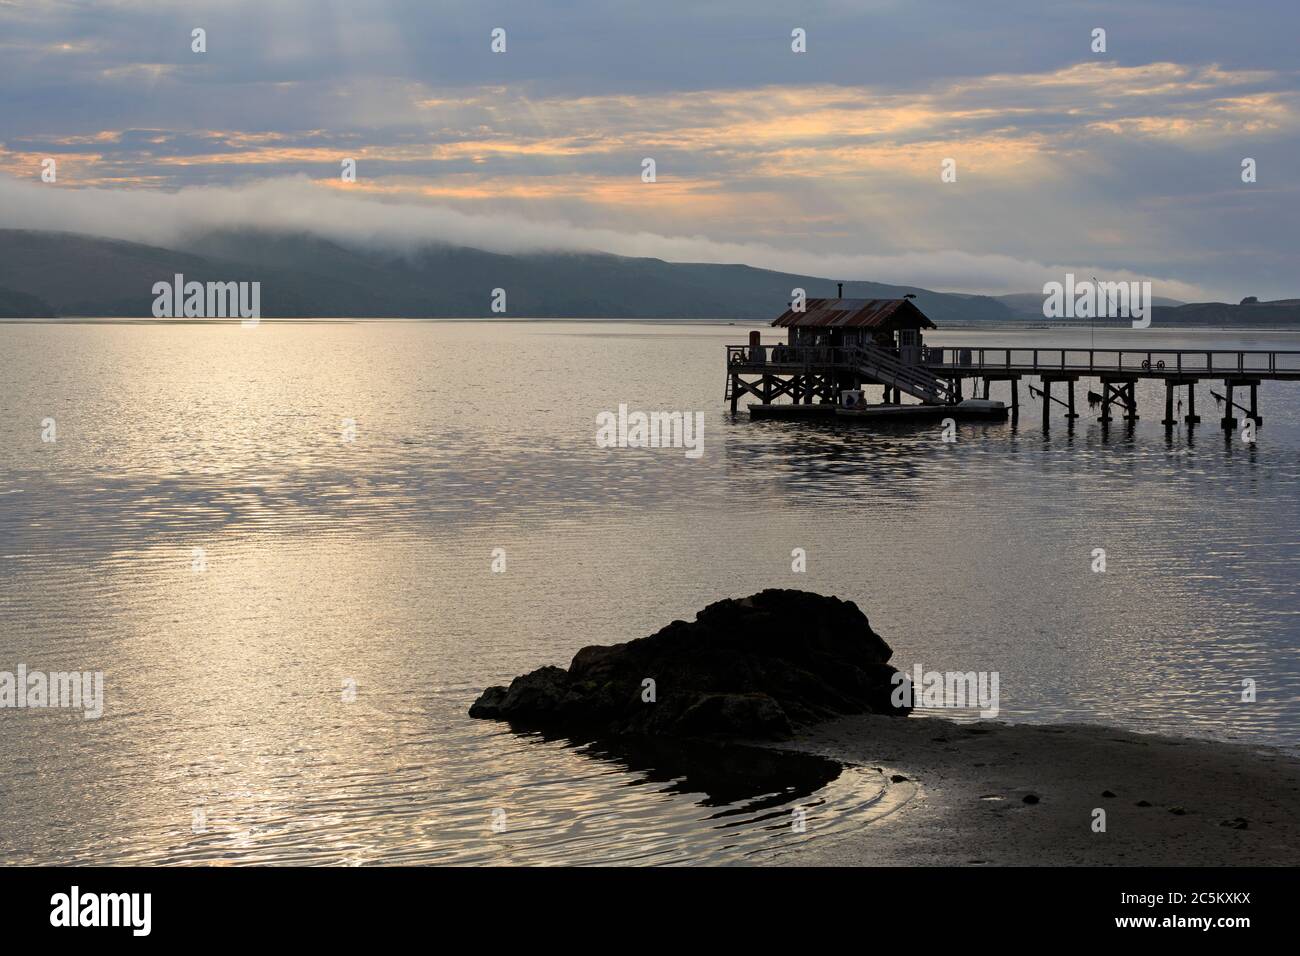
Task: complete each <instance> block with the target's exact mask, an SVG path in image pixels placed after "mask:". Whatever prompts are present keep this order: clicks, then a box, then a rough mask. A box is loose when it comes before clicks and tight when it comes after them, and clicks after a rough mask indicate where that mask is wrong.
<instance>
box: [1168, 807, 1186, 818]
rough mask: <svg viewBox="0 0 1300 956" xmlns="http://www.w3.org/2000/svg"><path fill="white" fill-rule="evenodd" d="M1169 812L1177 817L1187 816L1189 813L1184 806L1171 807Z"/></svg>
mask: <svg viewBox="0 0 1300 956" xmlns="http://www.w3.org/2000/svg"><path fill="white" fill-rule="evenodd" d="M1169 812H1170V813H1172V814H1173V815H1174V816H1176V817H1181V816H1185V815H1186V813H1187V811H1186V810H1184V809H1183V808H1182V807H1170V808H1169Z"/></svg>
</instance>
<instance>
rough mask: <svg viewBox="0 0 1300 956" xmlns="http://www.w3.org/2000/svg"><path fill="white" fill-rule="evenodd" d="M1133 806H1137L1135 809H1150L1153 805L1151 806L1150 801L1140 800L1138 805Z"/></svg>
mask: <svg viewBox="0 0 1300 956" xmlns="http://www.w3.org/2000/svg"><path fill="white" fill-rule="evenodd" d="M1133 806H1135V807H1149V806H1151V804H1150V803H1149V802H1148V801H1146V800H1139V801H1138V802H1137V803H1135V804H1133Z"/></svg>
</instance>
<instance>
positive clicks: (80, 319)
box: [0, 316, 1300, 333]
mask: <svg viewBox="0 0 1300 956" xmlns="http://www.w3.org/2000/svg"><path fill="white" fill-rule="evenodd" d="M257 321H258V323H259V324H261V323H268V324H272V323H273V324H276V325H349V324H357V323H382V322H447V323H471V322H479V323H482V322H490V323H494V324H498V325H505V324H511V323H543V322H555V323H558V322H564V323H570V324H578V323H588V324H592V325H689V326H722V327H725V326H737V327H751V326H752V327H756V328H767V327H768V326H770V324H771V323H770V320H768V319H673V318H660V319H622V318H606V319H598V318H555V317H550V316H511V317H509V318H503V317H500V316H493V317H486V316H470V317H461V318H448V317H445V316H425V317H419V316H401V317H394V316H377V317H365V316H362V317H358V316H319V317H313V318H302V317H296V316H289V317H283V318H280V317H266V316H263V317H262V318H260V319H258V320H257ZM241 322H242V320H241V319H238V318H234V319H155V318H153V317H152V316H145V317H139V318H125V317H119V316H109V317H102V318H97V317H93V316H56V317H53V318H48V317H36V318H15V317H7V318H0V325H239V324H241ZM938 331H939V332H940V333H942V332H948V331H962V332H972V331H974V332H1061V331H1070V332H1089V331H1097V332H1121V331H1140V332H1144V333H1145V332H1155V333H1161V332H1272V333H1276V332H1289V333H1300V325H1288V326H1250V327H1245V326H1217V325H1194V324H1178V325H1162V326H1152V327H1150V328H1146V329H1132V327H1131V326H1130V325H1129V323H1128V322H1120V323H1114V322H1112V323H1107V324H1098V325H1089V324H1087V323H1086V322H1083V321H1079V320H1076V321H1074V322H1054V323H1042V322H1033V321H1027V322H1023V323H1020V322H979V321H974V322H951V321H950V322H945V323H944V324H943V326H942V327H941V328H940V329H939V330H938Z"/></svg>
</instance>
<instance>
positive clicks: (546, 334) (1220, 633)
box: [0, 322, 1300, 863]
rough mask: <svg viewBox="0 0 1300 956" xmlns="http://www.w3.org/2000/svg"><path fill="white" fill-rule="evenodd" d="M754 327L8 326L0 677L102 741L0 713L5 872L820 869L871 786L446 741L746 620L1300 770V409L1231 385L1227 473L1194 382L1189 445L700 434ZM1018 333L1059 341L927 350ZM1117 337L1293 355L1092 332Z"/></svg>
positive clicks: (721, 422)
mask: <svg viewBox="0 0 1300 956" xmlns="http://www.w3.org/2000/svg"><path fill="white" fill-rule="evenodd" d="M747 331H748V329H747V327H742V326H736V327H727V326H703V327H692V326H682V325H648V324H596V323H518V324H514V323H479V322H475V323H426V322H383V323H302V324H277V323H263V324H262V325H261V326H260V327H259V328H256V329H243V328H241V327H239V326H238V325H181V324H176V325H160V324H153V323H149V324H106V325H71V324H70V325H35V324H31V325H28V324H8V325H0V355H2V356H3V365H2V366H0V375H2V376H3V377H2V379H0V410H2V414H0V615H2V617H0V670H13V669H15V668H16V665H17V664H19V663H24V664H26V665H27V666H28V668H29V669H33V670H37V669H39V670H45V671H54V670H103V671H104V672H105V674H106V709H105V714H104V716H103V718H102V719H100V720H97V721H94V720H92V721H87V720H83V719H81V717H80V716H76V715H73V714H71V713H68V712H67V711H46V712H38V711H30V710H13V709H6V710H0V735H2V738H0V739H3V741H4V746H3V748H0V860H3V861H4V862H8V863H27V862H110V863H126V862H202V861H208V862H213V861H225V862H263V861H304V862H320V863H376V862H378V863H405V862H420V863H425V862H481V861H490V862H500V863H504V862H613V861H627V862H649V861H656V862H678V861H699V860H707V861H719V862H726V861H735V860H743V859H762V857H763V854H764V853H765V852H766V851H767V850H768V849H770V848H772V847H775V846H777V845H780V843H781V842H782V841H786V840H789V839H791V838H792V837H791V836H790V832H791V828H790V826H789V822H790V810H791V808H792V807H794V806H796V805H798V806H803V807H806V808H808V814H809V818H808V821H809V822H808V829H809V833H810V834H811V835H812V836H814V837H815V835H816V834H817V833H819V832H825V831H826V830H829V829H833V828H835V827H837V826H841V825H846V824H845V821H847V820H849V819H851V820H852V825H854V826H860V825H862V821H863V820H869V819H870V818H871V817H872V816H873V815H878V814H881V813H887V812H888V811H889V810H890V809H891V807H890V806H889V805H888V801H887V799H884V798H882V796H881V787H880V784H879V777H878V775H877V774H876V773H875V772H874V771H873V770H872V769H871V768H862V769H855V770H851V771H849V772H846V773H845V774H843V775H841V776H839V777H838V778H836V779H835V780H834V781H832V782H830V783H829V784H826V781H825V779H818V771H817V769H816V768H812V770H811V771H810V772H809V773H807V774H804V773H797V774H794V775H793V776H790V775H784V776H783V775H782V774H779V773H778V774H775V775H774V776H772V777H771V778H770V779H769V778H766V777H764V778H762V779H760V780H759V781H758V782H757V783H756V784H755V785H754V786H752V787H750V788H749V789H748V790H745V788H743V787H742V788H739V789H736V788H732V790H730V791H729V790H728V789H727V788H726V787H725V786H721V785H718V784H717V783H716V781H710V780H708V779H705V778H707V777H708V774H707V773H705V774H701V772H700V771H699V768H698V767H696V768H694V769H692V768H691V767H683V768H675V767H671V766H663V765H661V761H658V760H655V759H647V758H646V757H645V755H636V754H612V753H608V752H605V751H597V750H593V749H592V748H590V747H583V746H581V745H578V744H576V743H573V742H568V741H562V740H561V741H547V740H542V739H540V738H538V737H524V736H517V735H514V734H511V733H509V732H508V731H506V730H504V729H503V728H502V726H501V725H497V724H494V723H488V722H482V721H473V720H469V719H468V718H467V717H466V716H465V710H466V708H467V707H468V705H469V703H470V702H471V701H472V700H473V698H474V697H475V695H476V694H477V692H478V690H480V689H481V688H482V687H483V686H484V685H487V684H491V683H500V682H505V681H508V679H509V678H510V677H512V676H513V675H515V674H517V673H520V672H522V671H525V670H530V669H532V668H534V667H537V666H540V665H542V664H548V663H553V664H566V663H567V662H568V660H569V658H570V657H571V655H572V654H573V653H574V652H575V651H576V650H577V649H578V648H580V647H582V646H584V645H586V644H592V643H613V642H616V641H622V640H627V639H629V638H633V637H638V636H642V635H644V634H648V633H650V632H652V631H654V630H656V629H657V628H659V627H661V626H662V625H664V624H666V623H667V622H669V621H671V620H673V619H674V618H678V617H690V616H692V615H693V613H694V612H695V611H696V610H698V609H699V608H700V607H702V606H703V605H705V604H706V603H708V602H710V601H713V600H716V599H718V598H721V597H725V596H734V595H738V594H744V593H748V592H750V591H754V590H758V589H760V588H763V587H771V586H783V587H804V588H808V589H812V590H817V591H821V592H825V593H831V594H837V595H840V596H842V597H846V598H851V599H853V600H855V601H857V602H858V603H859V604H860V605H861V606H862V608H863V609H864V610H865V611H866V612H867V614H868V616H869V617H870V618H871V620H872V623H873V625H874V626H875V628H876V629H877V630H878V631H879V632H880V633H881V634H882V635H883V636H884V637H885V638H886V639H887V640H888V641H889V642H890V643H891V644H892V645H893V647H894V648H895V651H896V653H895V663H896V664H897V665H898V666H900V667H903V668H910V667H911V666H912V664H914V663H921V664H923V665H925V666H926V667H927V668H936V669H942V670H963V671H966V670H997V671H999V673H1000V675H1001V696H1002V709H1003V714H1002V716H1003V717H1004V718H1005V719H1012V720H1032V721H1047V720H1084V721H1102V722H1108V723H1114V724H1120V725H1123V726H1126V727H1130V728H1133V729H1137V730H1148V731H1173V732H1179V733H1187V734H1197V735H1205V736H1212V737H1219V738H1231V739H1239V740H1245V741H1251V742H1260V743H1273V744H1282V745H1285V746H1289V747H1296V746H1300V663H1298V660H1297V655H1296V651H1295V647H1296V637H1297V635H1298V634H1300V601H1298V600H1297V597H1296V591H1297V570H1296V569H1297V558H1298V557H1300V520H1298V519H1300V412H1298V411H1297V410H1298V409H1300V384H1269V385H1265V386H1264V387H1263V388H1262V390H1261V404H1262V409H1261V412H1262V414H1263V416H1264V419H1265V424H1264V426H1263V428H1261V429H1260V431H1259V440H1258V442H1257V443H1256V444H1255V445H1246V444H1243V443H1242V442H1241V441H1240V439H1236V440H1231V439H1225V437H1224V435H1223V434H1222V433H1221V432H1220V431H1219V430H1218V429H1217V427H1215V426H1214V425H1213V424H1212V420H1213V419H1214V418H1215V417H1216V412H1217V410H1216V408H1215V406H1214V403H1213V401H1212V400H1211V399H1210V398H1209V395H1208V393H1207V389H1206V386H1204V385H1202V386H1201V389H1200V393H1199V400H1200V403H1201V405H1202V408H1201V412H1202V414H1203V416H1204V417H1205V419H1206V424H1205V425H1202V426H1201V427H1200V428H1199V429H1197V430H1196V432H1195V434H1194V436H1189V435H1188V434H1187V433H1186V431H1185V430H1183V429H1180V430H1178V431H1177V432H1176V433H1175V434H1174V435H1173V436H1172V438H1168V439H1167V438H1166V436H1165V433H1164V430H1163V428H1162V427H1161V426H1160V425H1159V419H1160V418H1161V417H1162V414H1161V413H1162V411H1163V404H1162V402H1163V399H1162V392H1160V391H1159V390H1158V386H1154V385H1152V386H1148V387H1146V388H1144V389H1143V390H1142V391H1141V393H1140V401H1141V404H1142V412H1143V418H1142V420H1141V421H1140V422H1139V423H1137V425H1136V427H1134V428H1133V429H1129V428H1126V427H1124V426H1123V425H1115V426H1112V427H1111V429H1110V431H1109V434H1108V435H1107V436H1103V434H1102V432H1101V429H1100V426H1099V425H1098V424H1096V422H1095V415H1089V414H1086V411H1087V410H1086V406H1085V407H1084V411H1085V415H1084V417H1083V418H1082V419H1080V421H1079V423H1078V424H1077V426H1076V428H1075V429H1074V430H1073V432H1069V431H1067V429H1066V427H1065V423H1064V422H1063V421H1061V420H1060V419H1057V420H1056V421H1055V422H1054V423H1053V427H1052V429H1051V431H1050V432H1049V433H1046V434H1045V433H1044V432H1043V430H1042V429H1041V427H1040V420H1039V417H1038V415H1037V413H1036V412H1033V413H1031V414H1028V415H1026V416H1024V417H1022V419H1021V422H1020V425H1019V427H1018V428H1013V427H1012V426H1011V425H1009V424H1005V423H998V424H989V425H969V426H963V428H962V429H961V432H960V440H959V441H958V442H957V443H955V444H951V445H947V444H943V443H942V442H940V441H938V438H937V432H936V430H935V429H934V428H933V427H930V426H927V427H921V428H900V429H897V430H894V431H890V432H872V431H868V430H866V429H862V428H855V427H851V426H836V425H830V424H827V425H814V424H788V423H779V422H767V423H752V422H750V421H749V420H748V417H747V416H744V415H741V416H738V417H737V418H736V419H735V420H734V421H733V420H731V418H730V417H729V416H728V415H727V414H726V413H725V411H724V406H723V403H722V392H723V384H724V382H723V349H722V346H723V345H724V344H725V343H729V342H730V343H737V342H742V341H744V339H745V336H746V333H747ZM1030 337H1032V338H1033V339H1034V340H1035V341H1037V342H1039V343H1041V344H1058V343H1063V342H1064V343H1065V344H1086V343H1087V342H1088V333H1087V332H1086V331H1085V332H1082V333H1075V334H1070V333H1067V332H1059V331H1053V332H1036V333H1018V334H1014V335H1012V334H1001V333H988V332H986V333H977V332H967V331H952V332H948V333H945V334H942V335H939V336H937V337H935V338H934V343H936V344H960V343H974V344H986V345H989V346H997V345H1001V344H1004V343H1005V342H1009V341H1014V342H1015V343H1016V344H1021V343H1025V342H1026V341H1027V339H1029V338H1030ZM1139 342H1140V343H1143V344H1150V345H1151V346H1152V347H1179V346H1185V347H1200V348H1236V347H1245V348H1291V349H1300V337H1296V336H1290V335H1286V334H1281V333H1279V334H1260V335H1253V336H1248V337H1232V336H1227V335H1224V334H1220V333H1188V334H1182V335H1173V334H1160V333H1154V332H1153V333H1140V332H1129V331H1119V332H1114V331H1112V332H1098V333H1097V344H1098V346H1099V347H1104V346H1110V347H1115V346H1118V345H1121V344H1122V345H1124V346H1126V347H1127V346H1130V345H1133V344H1136V343H1139ZM994 397H998V392H997V387H995V393H994ZM620 403H626V404H628V405H629V406H630V407H632V408H633V409H638V408H639V409H646V410H651V409H678V410H702V411H703V412H704V413H705V430H704V454H703V456H702V457H701V458H699V459H698V460H690V459H687V458H686V457H685V456H684V455H683V454H682V453H681V451H679V450H671V449H658V450H617V449H615V450H608V449H600V448H597V447H596V445H595V441H594V435H595V417H596V414H597V413H598V412H600V411H603V410H613V409H616V408H617V407H618V405H619V404H620ZM46 418H53V419H54V420H55V422H56V427H57V441H56V442H54V443H43V442H42V441H41V429H42V424H41V423H42V420H43V419H46ZM345 420H353V421H355V423H356V439H355V441H354V442H350V443H349V442H345V441H343V440H342V437H341V430H342V428H343V427H344V421H345ZM796 547H802V548H805V549H806V550H807V554H808V571H807V573H806V574H794V573H792V572H791V570H790V565H791V557H790V554H791V550H792V549H793V548H796ZM1095 547H1104V548H1105V549H1106V551H1107V556H1108V570H1107V572H1106V573H1105V574H1094V573H1091V572H1090V570H1089V565H1090V563H1091V556H1090V552H1091V551H1092V549H1093V548H1095ZM195 548H202V549H203V550H204V556H205V562H206V570H204V571H202V572H201V573H196V572H195V571H194V570H193V565H192V562H193V554H194V549H195ZM497 548H502V549H505V553H506V561H507V564H506V571H505V573H492V570H491V565H492V560H493V550H494V549H497ZM1243 678H1253V679H1254V680H1256V681H1257V684H1258V697H1259V699H1258V701H1257V702H1256V703H1253V704H1243V703H1241V702H1240V691H1241V681H1242V679H1243ZM348 681H352V682H355V686H356V700H355V701H354V702H345V701H344V700H343V696H344V695H343V692H342V688H343V685H344V683H345V682H348ZM703 764H704V765H705V766H707V765H708V764H709V760H708V759H707V758H706V759H705V760H704V761H703ZM804 769H807V768H804ZM783 780H784V781H787V782H786V783H782V782H781V781H783ZM789 780H796V782H795V783H789V782H788V781H789ZM773 781H776V782H773ZM809 781H811V782H809ZM824 784H826V785H824ZM494 810H501V811H504V813H505V830H504V832H494V830H493V828H492V823H493V811H494ZM195 811H200V812H201V814H202V819H203V821H204V826H202V827H199V828H198V829H200V830H202V831H203V832H197V833H196V832H194V830H195V827H194V825H193V824H194V815H195ZM498 819H499V816H498Z"/></svg>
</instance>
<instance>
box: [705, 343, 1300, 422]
mask: <svg viewBox="0 0 1300 956" xmlns="http://www.w3.org/2000/svg"><path fill="white" fill-rule="evenodd" d="M726 348H727V388H726V390H725V392H724V400H726V401H729V402H730V403H731V410H732V411H736V410H737V402H738V400H739V399H740V397H741V396H743V395H746V394H749V395H753V396H754V397H755V398H757V399H758V400H759V402H760V403H761V404H762V405H764V406H772V405H773V404H775V402H776V400H777V399H781V398H789V399H790V401H791V402H792V403H795V404H805V405H811V404H813V403H814V402H816V403H820V404H835V403H838V401H839V394H840V392H841V391H842V390H844V389H858V388H862V387H863V386H864V385H882V386H884V389H885V391H884V400H883V403H884V404H887V405H888V404H895V405H896V404H899V403H900V402H901V396H902V394H903V393H906V394H908V395H911V396H913V397H914V398H916V399H918V401H919V402H920V404H921V405H925V406H951V405H954V404H956V403H957V402H960V401H961V399H962V391H963V382H965V381H966V380H969V379H982V380H983V393H984V397H986V398H987V397H988V394H989V383H990V382H997V381H1005V382H1010V383H1011V399H1012V400H1011V408H1010V412H1011V414H1012V415H1013V416H1015V415H1017V414H1018V412H1019V408H1020V400H1019V387H1018V386H1019V383H1020V380H1021V379H1022V378H1038V379H1039V381H1040V387H1039V388H1038V389H1032V386H1031V389H1032V391H1033V392H1034V394H1035V395H1036V396H1038V397H1041V399H1042V408H1043V419H1044V422H1046V421H1047V419H1048V417H1049V413H1050V409H1051V406H1052V404H1057V405H1060V406H1062V407H1064V408H1065V409H1066V417H1067V418H1069V419H1075V418H1078V417H1079V416H1078V414H1077V412H1076V411H1075V384H1076V383H1077V382H1078V380H1079V379H1081V378H1096V379H1097V380H1098V381H1099V383H1100V387H1101V389H1102V391H1101V394H1100V395H1095V396H1091V397H1092V398H1095V399H1097V401H1096V402H1095V404H1099V405H1100V406H1101V416H1100V418H1099V421H1101V422H1103V423H1107V422H1109V421H1111V418H1112V416H1111V409H1112V407H1116V408H1118V409H1120V410H1122V412H1123V417H1124V418H1125V419H1126V420H1129V421H1135V420H1136V419H1137V417H1138V415H1137V399H1136V394H1135V389H1134V386H1135V384H1136V383H1137V382H1138V381H1141V380H1155V381H1163V382H1164V383H1165V417H1164V419H1163V424H1165V425H1166V426H1172V425H1174V424H1175V423H1176V419H1175V418H1174V404H1175V390H1176V389H1180V388H1184V387H1185V388H1186V389H1187V406H1188V414H1187V415H1186V416H1185V418H1184V420H1185V421H1186V422H1187V423H1188V424H1195V423H1197V422H1199V421H1200V420H1201V419H1200V416H1198V415H1197V414H1196V385H1197V384H1198V383H1199V382H1200V381H1201V380H1203V379H1215V380H1219V381H1221V382H1222V383H1223V388H1224V394H1223V395H1218V394H1216V393H1214V392H1211V394H1213V395H1215V398H1216V399H1220V400H1221V401H1223V402H1224V403H1225V404H1224V415H1223V418H1222V419H1221V424H1222V425H1223V427H1224V428H1225V429H1231V428H1234V427H1236V424H1237V421H1238V420H1237V418H1236V417H1235V416H1234V415H1233V411H1234V409H1235V410H1239V411H1242V412H1244V413H1245V415H1246V417H1248V418H1250V419H1252V420H1253V421H1254V422H1255V424H1257V425H1258V424H1262V423H1263V419H1262V418H1261V417H1260V415H1259V412H1258V386H1259V384H1260V383H1261V382H1264V381H1300V351H1251V350H1213V349H1211V350H1205V349H1131V350H1130V349H1077V348H1023V349H1018V348H988V347H982V346H961V345H956V346H950V345H945V346H931V347H926V348H922V349H919V350H918V352H919V354H914V355H912V356H910V360H909V358H908V357H901V356H900V353H899V352H898V350H893V351H890V350H886V349H879V348H872V347H863V346H861V345H854V346H827V345H755V344H750V345H728V346H727V347H726ZM754 377H757V381H753V380H751V379H753V378H754ZM1056 383H1062V384H1064V385H1065V386H1066V389H1065V392H1066V396H1067V400H1066V401H1062V400H1061V399H1059V398H1057V397H1056V396H1054V395H1053V394H1052V386H1053V385H1054V384H1056ZM1235 388H1243V389H1248V390H1249V402H1250V404H1249V407H1246V406H1243V405H1239V404H1237V403H1236V402H1235V401H1233V390H1234V389H1235ZM1178 404H1179V405H1180V406H1181V404H1182V402H1181V400H1180V401H1179V403H1178Z"/></svg>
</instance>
